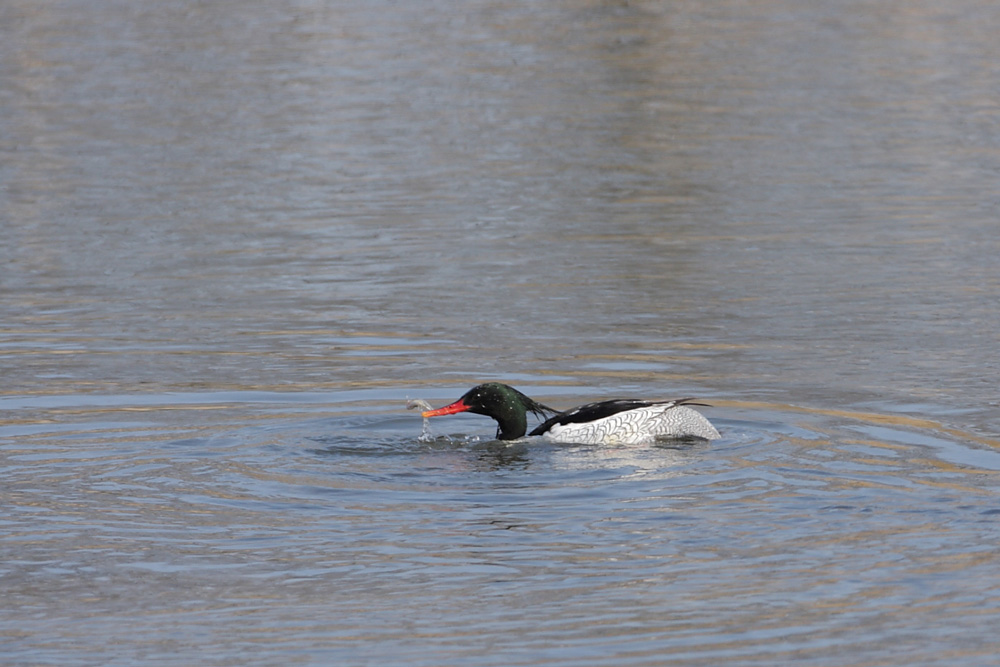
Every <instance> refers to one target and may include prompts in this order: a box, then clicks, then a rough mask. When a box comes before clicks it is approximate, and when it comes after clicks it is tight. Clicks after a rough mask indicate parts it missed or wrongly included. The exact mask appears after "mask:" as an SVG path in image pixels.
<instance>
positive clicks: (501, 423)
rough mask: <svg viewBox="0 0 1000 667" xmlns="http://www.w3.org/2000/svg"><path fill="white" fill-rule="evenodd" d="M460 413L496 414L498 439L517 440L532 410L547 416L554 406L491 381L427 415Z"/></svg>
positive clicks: (525, 427)
mask: <svg viewBox="0 0 1000 667" xmlns="http://www.w3.org/2000/svg"><path fill="white" fill-rule="evenodd" d="M458 412H472V413H475V414H477V415H486V416H487V417H492V418H493V419H495V420H496V422H497V439H498V440H516V439H517V438H520V437H523V436H524V434H525V433H526V432H527V430H528V413H529V412H532V413H534V414H535V415H537V416H539V417H542V418H544V417H545V413H546V412H556V410H553V409H552V408H550V407H548V406H545V405H542V404H541V403H539V402H537V401H534V400H532V399H531V398H528V397H527V396H525V395H524V394H522V393H521V392H519V391H518V390H517V389H514V388H513V387H511V386H509V385H506V384H502V383H500V382H487V383H486V384H481V385H477V386H475V387H473V388H472V389H470V390H469V391H467V392H465V394H464V395H463V396H462V398H460V399H458V400H457V401H455V402H454V403H451V404H450V405H446V406H444V407H443V408H438V409H437V410H428V411H426V412H424V413H423V416H424V417H440V416H441V415H453V414H456V413H458Z"/></svg>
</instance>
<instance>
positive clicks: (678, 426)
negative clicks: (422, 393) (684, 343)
mask: <svg viewBox="0 0 1000 667" xmlns="http://www.w3.org/2000/svg"><path fill="white" fill-rule="evenodd" d="M689 405H701V406H704V405H705V404H704V403H696V402H695V399H693V398H678V399H675V400H672V401H641V400H636V399H616V400H611V401H599V402H597V403H587V404H586V405H581V406H580V407H578V408H573V409H572V410H567V411H566V412H560V411H558V410H554V409H553V408H550V407H548V406H547V405H543V404H541V403H539V402H538V401H535V400H533V399H531V398H528V397H527V396H525V395H524V394H522V393H521V392H519V391H518V390H517V389H514V388H513V387H511V386H508V385H505V384H501V383H500V382H487V383H486V384H481V385H478V386H476V387H473V388H472V389H470V390H469V391H467V392H466V393H465V394H464V395H463V396H462V397H461V398H460V399H458V400H457V401H455V402H454V403H451V404H450V405H446V406H444V407H443V408H438V409H437V410H427V411H425V412H423V413H421V414H422V415H423V416H424V417H439V416H441V415H453V414H455V413H458V412H472V413H474V414H477V415H486V416H487V417H492V418H493V419H495V420H496V422H497V439H498V440H516V439H518V438H522V437H524V434H525V432H527V430H528V413H529V412H531V413H533V414H534V415H536V416H537V417H539V418H540V419H543V420H544V421H543V422H542V423H541V424H539V425H538V426H537V427H535V429H534V430H533V431H532V432H531V433H529V434H528V435H540V436H545V437H546V438H548V439H549V440H551V441H553V442H572V443H578V444H582V445H603V444H617V445H634V444H639V443H643V442H648V441H650V440H653V439H654V438H655V437H656V436H663V437H672V438H686V437H696V438H704V439H705V440H715V439H717V438H719V437H721V436H720V435H719V432H718V431H717V430H715V427H714V426H712V424H711V423H710V422H709V421H708V420H707V419H705V417H704V416H703V415H702V414H701V413H700V412H697V411H696V410H692V409H691V408H689V407H687V406H689ZM548 413H552V416H551V417H548ZM546 417H548V418H546Z"/></svg>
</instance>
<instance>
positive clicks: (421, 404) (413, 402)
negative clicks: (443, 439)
mask: <svg viewBox="0 0 1000 667" xmlns="http://www.w3.org/2000/svg"><path fill="white" fill-rule="evenodd" d="M418 408H419V409H420V410H430V409H432V408H431V404H430V403H428V402H427V401H425V400H424V399H422V398H412V399H407V401H406V409H407V410H416V409H418ZM417 440H418V441H420V442H432V441H433V440H434V436H433V435H432V434H431V420H430V419H428V418H427V417H424V425H423V428H422V429H421V430H420V437H419V438H417Z"/></svg>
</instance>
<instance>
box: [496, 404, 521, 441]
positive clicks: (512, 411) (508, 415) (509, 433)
mask: <svg viewBox="0 0 1000 667" xmlns="http://www.w3.org/2000/svg"><path fill="white" fill-rule="evenodd" d="M493 419H495V420H496V421H497V440H517V439H518V438H523V437H524V434H525V433H526V432H527V431H528V414H527V411H526V410H525V409H524V406H522V405H520V404H518V403H516V402H515V401H505V402H504V405H502V406H501V407H500V409H499V410H498V411H497V413H496V414H495V415H493Z"/></svg>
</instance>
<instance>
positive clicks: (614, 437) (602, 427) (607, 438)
mask: <svg viewBox="0 0 1000 667" xmlns="http://www.w3.org/2000/svg"><path fill="white" fill-rule="evenodd" d="M545 435H546V437H548V438H549V440H552V441H554V442H574V443H577V444H581V445H637V444H640V443H644V442H649V441H650V440H653V439H654V438H656V436H665V437H677V438H681V437H692V436H693V437H698V438H705V439H706V440H716V439H718V438H720V437H721V436H720V435H719V432H718V431H716V430H715V427H714V426H712V424H711V422H709V421H708V420H707V419H706V418H705V416H704V415H702V414H701V413H700V412H698V411H696V410H692V409H691V408H689V407H685V406H683V405H675V404H673V403H664V404H663V405H651V406H649V407H646V408H638V409H636V410H626V411H624V412H619V413H618V414H616V415H611V416H610V417H605V418H604V419H598V420H597V421H594V422H589V423H587V424H556V425H555V426H553V427H552V428H551V429H549V431H548V433H546V434H545Z"/></svg>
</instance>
